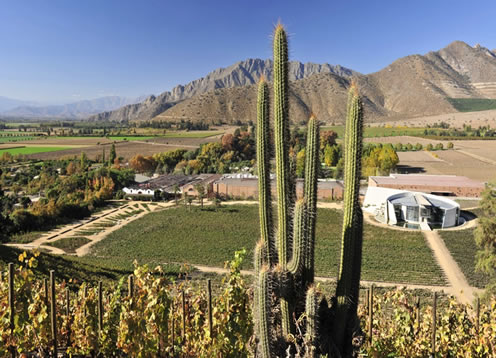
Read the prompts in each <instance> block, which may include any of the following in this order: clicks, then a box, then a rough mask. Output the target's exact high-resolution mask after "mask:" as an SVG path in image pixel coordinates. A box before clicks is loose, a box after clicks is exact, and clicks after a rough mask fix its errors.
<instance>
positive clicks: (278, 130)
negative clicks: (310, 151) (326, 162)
mask: <svg viewBox="0 0 496 358" xmlns="http://www.w3.org/2000/svg"><path fill="white" fill-rule="evenodd" d="M273 45H274V49H273V50H274V71H273V72H274V74H273V76H274V141H275V154H276V177H277V209H278V210H277V218H278V228H277V252H278V261H279V263H280V264H281V266H282V267H283V268H286V264H287V261H288V248H289V247H290V246H291V245H290V243H291V241H290V240H291V238H290V210H291V207H292V205H291V203H290V198H291V195H290V192H289V191H290V190H289V189H290V188H289V185H290V179H291V178H290V168H289V167H290V164H289V145H288V143H289V133H288V132H289V123H288V121H289V119H288V87H289V83H288V41H287V37H286V31H285V30H284V27H283V26H282V25H277V27H276V29H275V32H274V43H273Z"/></svg>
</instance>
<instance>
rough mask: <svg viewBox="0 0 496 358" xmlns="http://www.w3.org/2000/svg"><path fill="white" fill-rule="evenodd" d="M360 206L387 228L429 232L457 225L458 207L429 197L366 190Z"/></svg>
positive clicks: (385, 190)
mask: <svg viewBox="0 0 496 358" xmlns="http://www.w3.org/2000/svg"><path fill="white" fill-rule="evenodd" d="M363 206H364V210H365V211H368V212H370V213H372V214H374V215H375V218H376V219H377V220H378V221H380V222H383V223H385V224H389V225H399V226H404V227H408V228H420V229H422V230H432V229H437V228H448V227H453V226H457V225H459V223H460V205H459V204H458V203H457V202H455V201H453V200H451V199H448V198H446V197H443V196H437V195H432V194H426V193H420V192H412V191H405V190H398V189H390V188H379V187H369V188H368V189H367V193H366V194H365V200H364V203H363Z"/></svg>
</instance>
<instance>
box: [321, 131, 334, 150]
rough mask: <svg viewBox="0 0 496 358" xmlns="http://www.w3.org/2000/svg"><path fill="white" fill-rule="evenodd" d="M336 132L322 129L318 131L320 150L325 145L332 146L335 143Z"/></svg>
mask: <svg viewBox="0 0 496 358" xmlns="http://www.w3.org/2000/svg"><path fill="white" fill-rule="evenodd" d="M337 137H338V134H337V133H336V132H334V131H322V132H321V133H320V150H324V149H325V147H326V146H328V145H329V146H331V147H332V146H333V145H335V144H336V138H337Z"/></svg>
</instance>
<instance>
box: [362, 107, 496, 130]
mask: <svg viewBox="0 0 496 358" xmlns="http://www.w3.org/2000/svg"><path fill="white" fill-rule="evenodd" d="M439 122H447V123H449V124H450V126H451V127H453V128H463V125H464V124H467V125H471V126H472V127H479V126H487V125H489V126H490V127H492V128H495V127H496V110H495V109H492V110H489V111H478V112H465V113H462V112H455V113H449V114H440V115H437V116H426V117H416V118H400V119H396V120H392V121H386V122H381V123H374V124H371V125H372V126H381V125H391V126H398V125H400V126H407V127H426V126H427V125H432V124H434V123H439Z"/></svg>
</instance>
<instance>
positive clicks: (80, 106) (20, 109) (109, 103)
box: [0, 96, 148, 119]
mask: <svg viewBox="0 0 496 358" xmlns="http://www.w3.org/2000/svg"><path fill="white" fill-rule="evenodd" d="M147 97H148V96H142V97H138V98H128V97H119V96H107V97H101V98H96V99H91V100H83V101H78V102H74V103H69V104H64V105H51V106H34V105H20V106H17V107H15V108H11V109H9V110H6V111H3V112H2V113H0V114H1V115H5V116H9V117H23V118H30V117H32V118H77V119H84V118H87V117H88V116H90V115H92V114H95V113H99V112H102V111H111V110H113V109H116V108H119V107H122V106H125V105H129V104H134V103H139V102H141V101H143V100H144V99H146V98H147Z"/></svg>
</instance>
